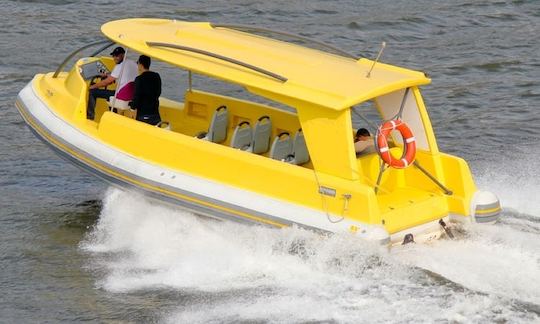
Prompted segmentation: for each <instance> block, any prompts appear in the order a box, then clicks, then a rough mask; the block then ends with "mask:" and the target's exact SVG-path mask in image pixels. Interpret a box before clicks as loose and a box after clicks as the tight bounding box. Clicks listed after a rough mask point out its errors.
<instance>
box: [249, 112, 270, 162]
mask: <svg viewBox="0 0 540 324" xmlns="http://www.w3.org/2000/svg"><path fill="white" fill-rule="evenodd" d="M271 135H272V121H271V120H270V117H268V116H262V117H260V118H259V120H257V124H255V130H254V131H253V141H252V143H251V151H252V152H253V153H256V154H261V153H266V152H268V149H269V146H270V136H271Z"/></svg>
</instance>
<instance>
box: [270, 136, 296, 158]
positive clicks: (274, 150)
mask: <svg viewBox="0 0 540 324" xmlns="http://www.w3.org/2000/svg"><path fill="white" fill-rule="evenodd" d="M291 153H292V142H291V136H290V135H289V133H287V132H283V133H281V134H279V135H278V136H276V137H275V138H274V142H273V143H272V147H271V148H270V157H271V158H272V159H274V160H280V161H285V160H287V158H288V157H289V155H291Z"/></svg>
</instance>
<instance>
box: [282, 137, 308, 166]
mask: <svg viewBox="0 0 540 324" xmlns="http://www.w3.org/2000/svg"><path fill="white" fill-rule="evenodd" d="M291 158H292V159H291ZM287 162H289V163H292V164H296V165H301V164H304V163H307V162H309V152H308V150H307V146H306V139H305V138H304V133H303V132H302V129H301V128H300V129H299V130H298V131H297V132H296V134H295V135H294V140H293V152H292V155H291V156H290V157H289V159H287Z"/></svg>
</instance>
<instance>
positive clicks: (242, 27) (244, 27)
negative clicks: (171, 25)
mask: <svg viewBox="0 0 540 324" xmlns="http://www.w3.org/2000/svg"><path fill="white" fill-rule="evenodd" d="M210 26H212V27H214V28H229V29H237V30H246V31H254V32H265V33H270V34H276V35H282V36H287V37H291V38H296V39H298V40H302V41H305V42H311V43H313V44H317V45H319V46H321V47H323V48H326V49H329V50H332V51H334V52H336V53H337V54H339V55H342V56H345V57H348V58H352V59H354V60H355V61H356V60H358V57H357V56H356V55H352V54H351V53H348V52H346V51H344V50H342V49H339V48H337V47H334V46H332V45H329V44H327V43H324V42H321V41H319V40H316V39H313V38H309V37H305V36H301V35H298V34H293V33H289V32H286V31H282V30H275V29H268V28H261V27H253V26H248V25H234V24H214V23H211V24H210Z"/></svg>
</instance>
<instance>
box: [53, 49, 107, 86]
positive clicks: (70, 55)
mask: <svg viewBox="0 0 540 324" xmlns="http://www.w3.org/2000/svg"><path fill="white" fill-rule="evenodd" d="M99 44H105V45H104V46H102V47H100V48H99V50H97V51H95V52H94V53H92V55H90V56H96V55H97V54H99V53H101V52H102V51H104V50H105V49H106V48H108V47H110V46H111V45H112V44H114V42H111V41H110V40H101V41H99V42H93V43H90V44H87V45H84V46H83V47H81V48H79V49H77V50H75V51H73V52H72V53H71V54H69V55H68V57H66V58H65V59H64V61H62V63H60V66H58V68H57V69H56V71H55V72H54V74H53V78H56V77H58V74H59V73H60V72H62V69H63V68H64V66H66V64H67V62H69V60H71V58H72V57H73V56H75V55H77V54H78V53H80V52H82V51H83V50H85V49H87V48H89V47H92V46H95V45H99Z"/></svg>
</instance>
